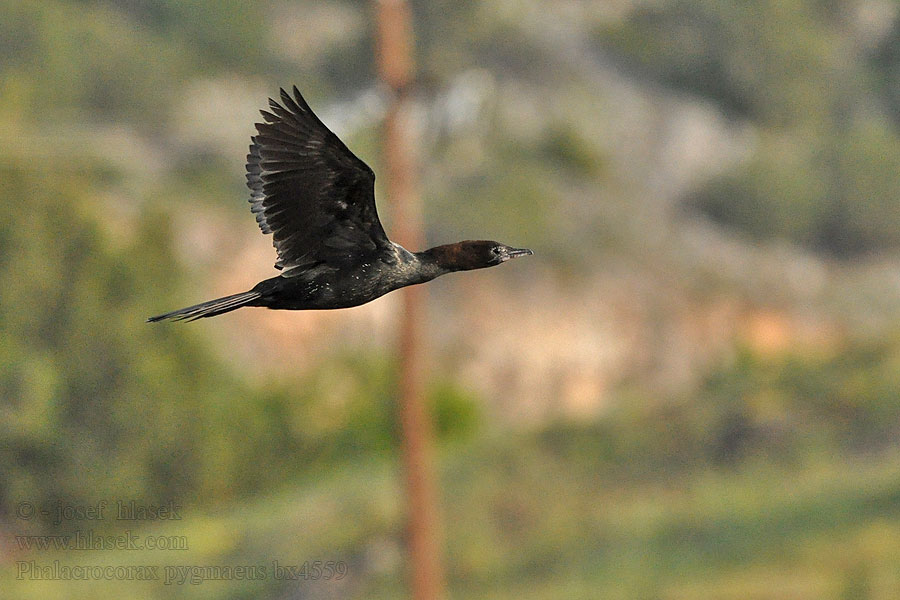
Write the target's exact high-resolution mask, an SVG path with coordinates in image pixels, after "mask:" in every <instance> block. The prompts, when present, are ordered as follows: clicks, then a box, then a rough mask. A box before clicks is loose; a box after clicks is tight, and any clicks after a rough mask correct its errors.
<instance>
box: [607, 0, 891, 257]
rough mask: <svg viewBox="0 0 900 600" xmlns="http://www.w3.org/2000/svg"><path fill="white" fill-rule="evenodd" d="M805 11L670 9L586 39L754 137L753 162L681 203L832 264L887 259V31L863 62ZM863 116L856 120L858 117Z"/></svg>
mask: <svg viewBox="0 0 900 600" xmlns="http://www.w3.org/2000/svg"><path fill="white" fill-rule="evenodd" d="M821 8H822V7H821V3H819V2H813V1H799V2H790V3H783V2H769V1H767V0H755V1H753V2H732V1H728V2H712V1H704V2H680V1H679V2H672V3H662V4H652V5H647V6H644V7H642V8H639V9H637V10H636V11H635V12H634V14H633V15H632V16H631V17H630V18H629V20H628V21H627V22H626V23H624V24H623V25H621V26H616V27H611V28H606V29H604V30H602V31H599V32H598V36H599V39H600V40H601V44H602V45H603V46H604V47H605V48H606V49H607V50H609V51H611V52H613V53H615V54H616V55H617V56H620V57H622V59H623V60H624V61H625V62H626V64H628V65H630V66H631V68H633V69H636V70H639V71H641V72H643V73H646V74H648V75H649V76H650V77H652V78H654V79H656V80H659V81H661V82H662V83H664V84H665V85H667V86H669V87H672V88H675V89H680V90H685V91H688V92H690V93H693V94H697V95H700V96H704V97H707V98H709V99H711V100H713V101H714V102H716V103H717V104H718V105H719V106H720V107H722V108H723V109H724V110H725V111H727V112H729V113H730V114H732V115H735V116H738V117H741V118H744V119H747V120H749V121H750V122H751V123H752V124H753V125H755V126H756V127H757V128H758V130H759V132H760V136H759V143H758V144H757V147H756V149H755V152H754V154H753V156H752V157H751V158H750V159H749V160H748V161H747V162H746V163H745V164H742V165H739V166H738V167H736V168H735V169H733V170H732V171H730V172H727V173H725V174H724V175H722V176H721V177H718V178H716V179H714V180H712V181H710V182H707V183H706V184H704V185H702V186H701V187H700V189H698V190H696V191H695V192H694V193H693V194H691V195H689V198H688V202H689V203H690V204H691V205H693V206H695V207H697V208H699V209H700V210H701V211H702V212H704V213H705V214H706V215H708V216H710V217H712V218H713V219H715V220H716V221H718V222H720V223H723V224H725V225H728V226H731V227H734V228H736V229H738V230H740V231H742V232H745V233H748V234H750V235H751V236H753V237H756V238H760V239H765V238H771V237H781V238H784V239H789V240H792V241H794V242H797V243H800V244H803V245H806V246H808V247H810V248H813V249H816V250H819V251H822V252H823V253H826V254H829V255H832V256H838V257H845V258H846V257H854V256H856V255H859V254H866V253H872V252H878V251H882V250H886V249H895V248H898V247H900V235H898V233H897V232H898V231H900V216H898V215H900V213H898V211H897V210H896V202H897V198H896V193H897V189H900V175H898V173H900V130H898V123H897V121H896V115H897V114H898V112H897V110H896V106H897V104H896V93H895V92H896V90H895V89H894V88H895V87H896V86H894V85H893V83H892V82H893V81H896V78H893V77H892V74H893V73H894V71H895V70H896V65H897V61H896V60H895V59H896V58H897V57H896V52H895V47H896V44H893V43H892V40H895V39H896V37H897V33H896V29H897V26H895V27H894V30H892V32H891V33H889V34H888V35H887V36H886V38H885V39H884V40H883V41H882V43H881V45H880V46H879V47H878V48H877V49H876V50H875V51H873V52H872V53H871V54H869V55H867V54H865V53H860V52H856V51H854V49H853V47H852V42H851V41H848V39H847V35H846V33H845V30H844V29H843V25H842V21H841V19H843V18H844V16H841V15H839V14H838V13H840V11H831V12H829V11H822V10H821ZM863 107H864V108H863Z"/></svg>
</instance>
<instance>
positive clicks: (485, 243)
mask: <svg viewBox="0 0 900 600" xmlns="http://www.w3.org/2000/svg"><path fill="white" fill-rule="evenodd" d="M422 254H423V255H424V257H427V260H428V261H430V262H432V264H435V265H436V266H438V267H440V268H441V270H443V271H445V272H450V271H470V270H472V269H484V268H485V267H493V266H495V265H499V264H500V263H504V262H506V261H508V260H510V259H513V258H517V257H519V256H530V255H532V254H534V252H532V251H531V250H529V249H528V248H512V247H510V246H506V245H504V244H500V243H498V242H492V241H489V240H466V241H464V242H457V243H455V244H446V245H444V246H436V247H434V248H431V249H430V250H426V251H425V252H423V253H422Z"/></svg>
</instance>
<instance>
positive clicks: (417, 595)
mask: <svg viewBox="0 0 900 600" xmlns="http://www.w3.org/2000/svg"><path fill="white" fill-rule="evenodd" d="M375 7H376V11H377V12H376V14H377V21H378V66H379V73H380V76H381V78H382V80H383V81H384V82H385V83H386V84H387V86H388V87H389V88H390V90H391V92H392V97H391V100H390V107H389V109H388V113H387V116H386V119H385V123H384V158H385V168H386V175H387V181H386V183H387V185H386V186H385V188H386V191H387V194H388V196H389V197H390V199H391V206H392V209H393V210H392V217H393V218H392V219H391V225H392V228H393V230H394V237H395V239H396V240H397V242H398V243H400V244H401V245H402V246H404V247H406V248H410V249H413V250H418V249H421V247H422V246H423V241H424V239H423V238H424V236H423V233H422V231H423V218H422V207H421V201H420V199H419V196H418V190H417V183H416V165H415V158H414V157H415V151H414V142H413V138H414V136H413V132H412V131H411V125H412V124H411V123H410V122H409V119H410V116H411V110H410V108H411V106H410V102H411V101H410V98H409V87H410V82H411V79H412V69H413V66H412V62H413V61H412V18H411V14H410V9H409V6H408V5H407V3H406V2H405V1H403V0H375ZM423 291H424V290H423V288H422V287H420V286H412V287H408V288H404V289H403V290H402V291H401V294H402V296H403V305H404V306H403V307H404V311H403V317H402V319H401V322H400V348H399V351H400V388H399V418H400V427H401V432H402V436H403V442H402V450H403V466H404V471H405V479H406V494H407V511H408V512H407V518H408V525H407V552H408V557H409V558H408V569H409V578H410V591H411V595H412V598H414V599H415V600H437V599H439V598H442V597H443V572H442V568H441V558H440V555H441V550H440V549H441V545H442V544H441V535H440V529H439V519H438V509H437V504H438V501H437V487H436V483H435V475H434V460H433V456H432V452H433V451H432V440H431V420H430V419H429V418H428V411H427V408H426V406H425V366H426V365H425V360H424V353H425V348H424V343H423V340H424V336H423V323H424V318H425V303H424V300H425V298H424V295H423Z"/></svg>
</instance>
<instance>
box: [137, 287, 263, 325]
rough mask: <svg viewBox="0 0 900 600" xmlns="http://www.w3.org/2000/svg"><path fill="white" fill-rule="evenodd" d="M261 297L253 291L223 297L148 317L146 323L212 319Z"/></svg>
mask: <svg viewBox="0 0 900 600" xmlns="http://www.w3.org/2000/svg"><path fill="white" fill-rule="evenodd" d="M261 295H262V294H260V293H259V292H255V291H249V292H243V293H241V294H233V295H231V296H225V297H224V298H217V299H215V300H210V301H209V302H203V303H201V304H195V305H194V306H188V307H187V308H181V309H178V310H173V311H172V312H168V313H165V314H163V315H157V316H155V317H150V318H149V319H147V322H148V323H155V322H157V321H164V320H167V319H168V320H172V321H194V320H195V319H202V318H204V317H214V316H216V315H221V314H222V313H227V312H230V311H232V310H235V309H236V308H240V307H242V306H247V305H248V304H250V303H251V302H253V301H254V300H256V299H257V298H259V297H260V296H261Z"/></svg>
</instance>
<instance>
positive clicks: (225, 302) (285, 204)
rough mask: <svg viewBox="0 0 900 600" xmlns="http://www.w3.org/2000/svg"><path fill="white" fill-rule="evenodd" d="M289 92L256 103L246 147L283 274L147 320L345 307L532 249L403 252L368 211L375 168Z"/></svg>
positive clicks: (474, 244)
mask: <svg viewBox="0 0 900 600" xmlns="http://www.w3.org/2000/svg"><path fill="white" fill-rule="evenodd" d="M293 92H294V97H293V98H292V97H291V96H290V95H289V94H288V93H287V92H285V91H284V90H283V89H282V90H281V104H279V103H278V102H276V101H275V100H272V99H271V98H270V99H269V106H270V108H271V111H272V112H268V111H265V110H263V111H260V112H261V113H262V116H263V118H264V119H265V123H257V124H256V131H257V135H255V136H253V137H252V138H251V141H252V143H251V145H250V154H248V155H247V186H248V187H249V188H250V204H251V211H252V212H253V214H255V215H256V222H257V223H258V224H259V228H260V229H262V232H263V233H271V234H273V238H274V240H273V243H274V245H275V249H276V250H277V252H278V261H277V262H276V263H275V268H277V269H280V270H281V274H280V275H278V276H277V277H273V278H271V279H266V280H264V281H261V282H259V283H258V284H256V286H254V288H253V289H252V290H250V291H249V292H243V293H241V294H234V295H232V296H225V297H224V298H219V299H217V300H210V301H209V302H204V303H202V304H197V305H195V306H189V307H188V308H182V309H180V310H175V311H172V312H169V313H165V314H163V315H158V316H155V317H150V318H149V319H147V320H148V321H162V320H165V319H172V320H189V321H192V320H194V319H200V318H203V317H213V316H215V315H221V314H222V313H226V312H229V311H232V310H235V309H237V308H241V307H242V306H265V307H266V308H274V309H285V310H306V309H324V308H347V307H350V306H357V305H360V304H365V303H366V302H369V301H370V300H374V299H375V298H378V297H379V296H382V295H384V294H386V293H388V292H390V291H393V290H396V289H398V288H401V287H404V286H407V285H413V284H416V283H424V282H426V281H430V280H432V279H434V278H435V277H439V276H441V275H443V274H445V273H451V272H453V271H467V270H471V269H481V268H484V267H492V266H494V265H499V264H500V263H502V262H505V261H507V260H509V259H511V258H516V257H518V256H527V255H529V254H533V253H532V251H531V250H528V249H527V248H510V247H509V246H505V245H503V244H499V243H497V242H490V241H464V242H457V243H456V244H447V245H444V246H437V247H435V248H431V249H429V250H425V251H423V252H410V251H408V250H407V249H406V248H403V247H402V246H400V245H399V244H395V243H394V242H392V241H390V240H389V239H388V237H387V235H386V234H385V232H384V228H382V226H381V222H380V221H379V220H378V213H377V212H376V210H375V173H373V172H372V169H370V168H369V166H368V165H367V164H366V163H364V162H363V161H361V160H360V159H359V158H357V157H356V156H355V155H354V154H353V153H352V152H350V150H349V149H348V148H347V146H345V145H344V143H343V142H341V140H339V139H338V137H337V136H336V135H335V134H334V133H332V132H331V131H330V130H329V129H328V128H327V127H326V126H325V124H324V123H322V121H320V120H319V118H318V117H317V116H316V115H315V114H314V113H313V111H312V110H311V109H310V108H309V105H308V104H307V103H306V100H304V99H303V96H301V95H300V92H299V91H298V90H297V88H296V86H295V87H294V89H293Z"/></svg>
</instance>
